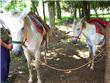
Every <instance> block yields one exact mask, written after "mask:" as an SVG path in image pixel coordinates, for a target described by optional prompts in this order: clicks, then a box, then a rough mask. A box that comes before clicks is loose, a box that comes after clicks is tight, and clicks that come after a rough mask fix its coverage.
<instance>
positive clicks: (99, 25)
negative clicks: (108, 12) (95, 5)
mask: <svg viewBox="0 0 110 83" xmlns="http://www.w3.org/2000/svg"><path fill="white" fill-rule="evenodd" d="M88 23H91V24H95V26H96V33H100V34H102V35H105V29H106V27H107V22H106V21H104V20H101V19H99V18H94V19H90V20H88Z"/></svg>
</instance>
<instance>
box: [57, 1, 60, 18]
mask: <svg viewBox="0 0 110 83" xmlns="http://www.w3.org/2000/svg"><path fill="white" fill-rule="evenodd" d="M56 8H57V18H58V19H61V7H60V2H59V1H56Z"/></svg>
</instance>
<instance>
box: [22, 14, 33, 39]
mask: <svg viewBox="0 0 110 83" xmlns="http://www.w3.org/2000/svg"><path fill="white" fill-rule="evenodd" d="M24 35H25V37H26V39H28V40H29V39H31V37H32V35H33V32H32V25H31V20H30V18H29V17H28V16H26V17H25V19H24Z"/></svg>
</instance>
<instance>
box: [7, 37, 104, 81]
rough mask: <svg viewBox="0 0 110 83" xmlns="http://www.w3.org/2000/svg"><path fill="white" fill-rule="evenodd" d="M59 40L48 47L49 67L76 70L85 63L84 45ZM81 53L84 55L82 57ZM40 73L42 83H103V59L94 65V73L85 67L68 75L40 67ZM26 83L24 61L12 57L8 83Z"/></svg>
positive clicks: (86, 53) (85, 51) (86, 54)
mask: <svg viewBox="0 0 110 83" xmlns="http://www.w3.org/2000/svg"><path fill="white" fill-rule="evenodd" d="M58 38H59V37H58ZM62 38H63V39H62ZM59 39H60V40H59ZM59 39H57V42H53V43H51V45H49V46H50V47H49V49H48V54H47V61H48V64H49V65H51V66H55V67H57V68H62V69H67V68H76V67H79V66H81V65H83V64H85V63H87V59H86V58H87V57H88V52H87V47H86V45H85V44H83V43H79V44H77V45H74V44H72V42H71V40H70V39H66V40H65V36H64V37H61V38H59ZM83 53H85V54H84V55H83ZM98 53H99V52H97V54H98ZM42 54H43V52H42ZM81 55H82V56H81ZM79 56H81V57H83V58H85V59H82V58H81V57H79ZM99 58H100V57H98V58H97V59H96V60H99ZM40 72H41V79H42V81H43V83H104V72H105V57H104V58H103V59H102V60H100V61H99V62H98V63H96V64H95V69H94V71H91V70H90V69H89V68H88V67H87V66H85V67H84V68H81V69H79V70H77V71H71V72H69V73H68V72H60V71H56V70H52V69H50V68H48V67H45V66H40ZM33 79H34V82H33V83H36V82H37V78H36V71H35V70H34V71H33ZM27 81H28V69H27V65H26V62H25V59H24V58H23V57H22V56H21V57H18V58H16V57H12V62H11V67H10V75H9V83H27Z"/></svg>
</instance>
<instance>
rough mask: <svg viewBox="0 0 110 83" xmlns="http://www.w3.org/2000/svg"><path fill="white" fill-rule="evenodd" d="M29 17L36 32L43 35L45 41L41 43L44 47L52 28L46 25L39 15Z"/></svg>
mask: <svg viewBox="0 0 110 83" xmlns="http://www.w3.org/2000/svg"><path fill="white" fill-rule="evenodd" d="M29 16H30V18H31V20H32V22H33V24H34V26H35V28H36V30H37V31H38V32H40V33H41V34H42V35H43V40H42V43H41V45H43V44H44V41H46V38H47V33H48V31H49V29H50V27H49V26H48V25H47V24H45V23H44V22H43V21H42V19H41V18H40V17H39V16H37V15H29Z"/></svg>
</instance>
